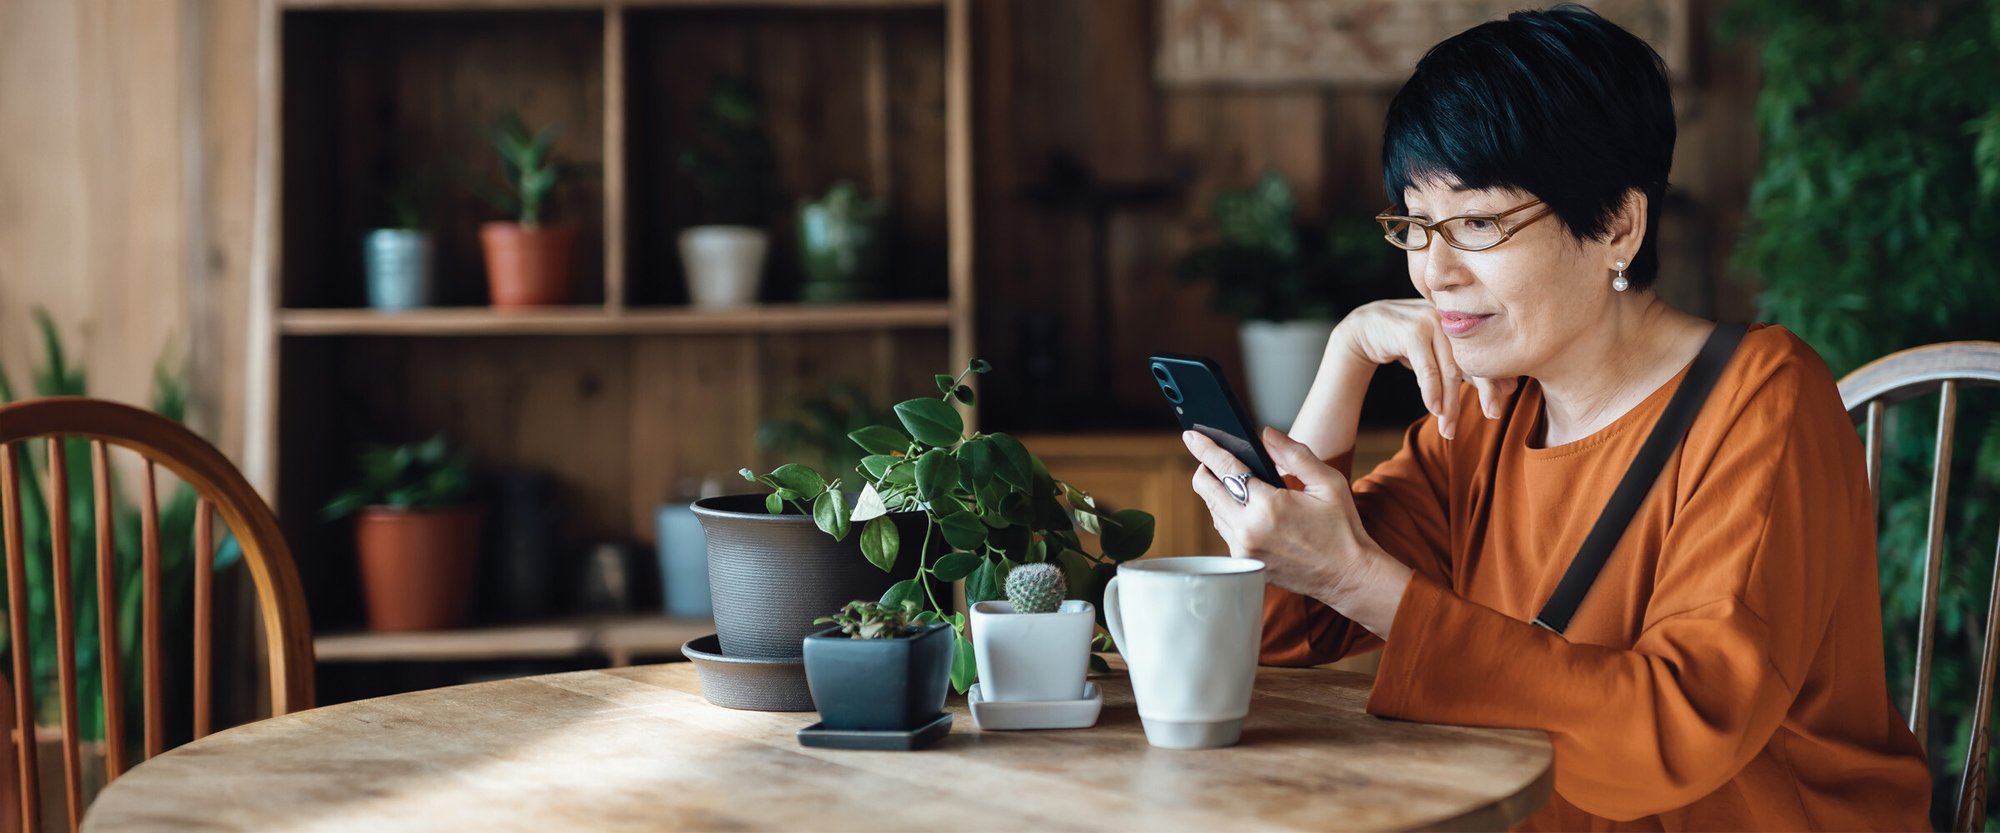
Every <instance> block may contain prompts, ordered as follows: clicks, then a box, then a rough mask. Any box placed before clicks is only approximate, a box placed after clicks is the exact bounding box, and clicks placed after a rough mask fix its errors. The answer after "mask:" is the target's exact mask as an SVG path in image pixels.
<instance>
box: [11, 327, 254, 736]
mask: <svg viewBox="0 0 2000 833" xmlns="http://www.w3.org/2000/svg"><path fill="white" fill-rule="evenodd" d="M34 315H35V324H36V326H37V328H38V329H39V331H40V335H41V342H42V354H43V357H42V364H41V365H40V366H39V367H37V368H35V369H34V370H33V372H32V374H31V379H30V392H31V393H32V394H33V395H34V396H36V397H49V396H88V395H90V386H89V384H88V380H87V378H86V376H85V373H84V370H83V368H81V367H77V366H73V365H71V364H70V363H69V360H68V357H67V354H66V352H65V351H64V349H63V342H62V337H61V334H60V333H59V332H58V331H57V330H56V327H55V323H54V322H53V321H52V320H51V319H50V318H49V316H48V314H47V313H46V312H44V311H42V310H39V309H38V310H36V311H35V314H34ZM17 399H18V397H17V396H16V390H15V388H14V383H13V380H12V378H11V377H9V376H8V374H7V372H6V371H5V369H4V368H0V402H15V401H17ZM186 406H187V396H186V387H185V385H184V384H183V383H182V382H181V380H180V378H179V377H178V376H177V375H175V373H174V372H173V370H172V367H171V365H169V364H168V363H167V362H166V361H165V360H164V359H162V360H161V361H160V362H159V363H158V364H156V365H155V366H154V369H153V396H152V407H153V410H154V412H155V413H158V414H160V415H161V416H164V417H167V418H168V419H172V420H174V421H176V422H179V421H181V420H183V419H184V418H185V417H186ZM21 448H22V450H23V452H24V453H23V454H22V455H21V473H20V480H19V481H18V485H19V487H20V490H21V543H22V546H23V548H24V553H25V555H27V557H26V558H25V559H23V561H24V566H25V568H26V569H25V573H26V578H27V599H28V633H29V635H30V637H31V638H32V640H33V644H32V645H30V646H29V661H30V665H31V666H32V668H33V669H34V691H35V711H36V714H35V722H36V723H38V724H41V725H50V724H53V723H56V722H57V721H58V720H59V719H60V714H59V709H60V706H61V702H62V701H61V699H60V692H61V689H60V688H59V686H58V681H57V676H56V674H57V658H58V653H57V650H56V632H55V586H54V576H53V574H52V571H51V569H50V567H51V565H50V558H49V554H50V553H51V552H53V551H54V546H55V543H54V535H53V531H54V530H53V527H52V526H51V525H50V523H49V511H48V509H49V502H48V492H47V484H48V482H49V479H48V471H49V469H48V465H49V458H48V451H47V449H48V446H47V444H46V443H23V444H22V446H21ZM63 454H64V474H65V477H66V479H67V482H68V485H69V490H68V502H69V552H68V553H67V554H66V557H67V563H68V566H69V570H70V576H71V589H72V595H71V599H70V603H71V605H72V610H74V611H75V617H76V618H75V633H76V651H75V656H76V668H77V676H76V698H77V706H78V711H79V714H80V716H81V725H80V727H79V729H80V732H81V734H82V736H83V737H84V738H85V739H86V740H97V739H101V738H103V737H104V714H103V705H104V691H103V679H104V678H103V676H102V672H101V671H100V667H101V665H102V657H101V654H100V651H99V639H98V634H99V630H98V615H97V610H98V606H97V561H96V551H97V536H98V533H99V531H100V530H99V529H98V527H97V513H96V511H95V508H96V505H95V498H94V497H93V496H92V494H91V488H90V484H91V483H92V482H94V481H93V474H92V471H91V460H90V444H89V442H88V441H87V440H83V439H66V440H65V441H64V442H63ZM110 477H111V481H112V482H111V495H112V504H113V508H112V519H113V520H112V529H111V532H112V543H113V563H114V564H115V565H116V569H117V575H118V576H119V577H120V581H119V582H118V587H117V588H116V593H115V597H116V598H117V600H118V602H117V604H118V610H117V622H118V633H117V640H116V641H117V645H118V652H119V656H120V658H121V659H120V664H121V667H122V668H123V669H124V680H125V685H126V689H127V690H126V692H125V698H124V702H125V704H126V706H127V711H128V712H130V714H128V716H127V720H126V721H125V725H126V726H130V727H134V728H135V729H136V728H137V727H138V726H140V721H139V720H138V719H137V717H138V715H137V708H138V706H139V704H140V703H141V702H142V701H141V698H140V696H139V694H140V684H141V682H142V681H143V680H144V678H145V676H144V665H143V662H142V658H141V657H140V656H139V653H138V644H139V626H140V623H141V621H142V619H141V616H140V612H141V611H140V601H141V595H140V591H141V587H140V582H139V581H137V579H136V577H137V576H138V575H139V566H140V564H139V562H140V558H141V552H140V544H141V541H142V538H141V536H142V534H143V530H142V519H141V515H140V512H139V509H138V507H136V506H134V505H132V503H131V502H130V501H129V500H128V499H127V497H126V495H125V492H124V489H123V488H121V487H120V485H119V483H118V477H117V471H116V470H115V469H113V470H112V471H111V472H110ZM195 507H196V496H195V493H194V490H193V489H192V488H190V487H188V486H187V485H186V484H184V483H183V484H180V485H179V486H178V487H177V488H175V489H174V490H173V491H172V492H171V493H170V494H169V495H168V496H167V498H166V501H165V503H164V504H163V505H161V506H160V507H159V546H160V565H161V580H162V585H161V586H162V594H161V598H162V600H163V603H164V609H163V610H162V612H161V621H162V626H163V628H165V630H166V632H167V633H182V632H187V631H188V629H189V628H190V624H189V623H190V613H189V610H190V608H189V605H188V600H189V599H190V598H191V594H192V592H193V590H192V588H193V584H192V582H193V566H192V565H193V563H194V562H193V559H194V557H195V552H194V520H195ZM213 558H214V565H215V568H216V570H217V571H221V570H224V569H227V568H228V567H230V566H232V565H234V564H235V563H237V562H238V561H240V560H241V559H242V548H241V546H240V545H239V544H238V543H237V541H236V539H235V536H234V535H233V534H232V533H230V532H228V531H227V530H225V531H224V533H223V535H222V536H220V540H219V541H218V542H217V547H216V550H215V553H214V556H213ZM4 581H5V577H4V576H0V584H4ZM8 598H9V596H8V595H7V594H5V593H0V609H4V608H5V605H7V604H8ZM11 639H12V635H11V633H10V632H9V630H8V629H7V628H4V627H0V646H4V647H5V648H6V650H8V651H9V652H11V651H12V650H13V649H14V647H15V646H14V645H13V644H12V642H11ZM9 661H10V662H11V657H10V658H9ZM7 667H11V665H9V666H7ZM166 673H168V674H169V676H171V675H172V674H173V673H174V672H173V671H172V667H171V666H170V667H169V668H168V669H167V670H166Z"/></svg>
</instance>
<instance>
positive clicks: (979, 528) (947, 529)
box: [937, 512, 986, 552]
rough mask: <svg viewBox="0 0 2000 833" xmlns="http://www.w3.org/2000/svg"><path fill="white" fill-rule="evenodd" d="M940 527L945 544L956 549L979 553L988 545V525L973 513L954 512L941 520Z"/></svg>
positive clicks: (939, 521)
mask: <svg viewBox="0 0 2000 833" xmlns="http://www.w3.org/2000/svg"><path fill="white" fill-rule="evenodd" d="M937 523H938V527H939V528H940V529H942V530H944V540H945V543H948V544H950V545H952V547H953V548H955V549H961V550H970V551H973V552H977V551H978V550H979V548H980V547H981V546H984V545H985V544H986V524H985V523H983V522H981V521H980V520H979V516H978V515H974V514H972V513H971V512H954V513H952V514H950V515H946V516H944V517H942V518H939V519H938V521H937Z"/></svg>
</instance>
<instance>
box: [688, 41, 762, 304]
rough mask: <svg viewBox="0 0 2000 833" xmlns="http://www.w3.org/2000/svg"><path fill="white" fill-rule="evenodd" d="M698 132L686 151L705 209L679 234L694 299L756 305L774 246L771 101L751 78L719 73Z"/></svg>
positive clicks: (690, 174) (700, 114) (697, 118)
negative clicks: (767, 117)
mask: <svg viewBox="0 0 2000 833" xmlns="http://www.w3.org/2000/svg"><path fill="white" fill-rule="evenodd" d="M693 130H694V134H693V136H691V137H690V139H689V142H688V145H687V146H686V147H685V148H683V149H682V151H681V155H680V168H681V171H682V172H684V173H686V174H687V175H688V177H689V178H690V179H692V180H693V182H694V188H695V196H696V198H697V200H698V201H699V205H700V209H699V210H700V212H701V220H700V222H699V223H697V224H695V225H692V226H689V227H687V228H685V229H682V230H681V232H680V235H679V243H680V252H681V263H682V266H683V267H684V270H685V272H686V275H687V289H688V298H689V300H690V301H692V302H693V304H694V305H695V306H697V307H728V306H740V305H743V304H751V303H755V302H756V301H757V293H758V289H759V287H760V286H761V285H762V283H763V275H764V259H765V254H766V253H767V252H768V251H769V249H770V234H769V233H767V232H766V231H765V224H766V223H767V221H768V219H769V218H768V217H767V216H766V211H767V207H766V206H767V199H768V197H769V191H770V185H769V180H768V177H769V176H770V171H771V168H772V152H771V139H770V137H769V136H768V135H767V134H766V133H765V130H764V111H763V105H762V104H761V103H760V102H759V101H758V98H757V93H756V91H755V90H754V89H752V88H751V86H750V83H749V82H748V81H746V80H744V79H742V78H738V77H735V76H731V75H723V76H718V77H717V78H716V79H715V82H714V86H713V87H712V88H711V89H710V90H709V94H708V98H707V99H706V100H704V101H703V102H702V105H701V108H700V109H699V110H698V111H696V113H695V115H694V125H693Z"/></svg>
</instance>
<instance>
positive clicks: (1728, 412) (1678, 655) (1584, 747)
mask: <svg viewBox="0 0 2000 833" xmlns="http://www.w3.org/2000/svg"><path fill="white" fill-rule="evenodd" d="M1815 370H1816V371H1818V374H1815V376H1814V377H1813V378H1808V379H1802V378H1801V377H1802V376H1803V375H1806V374H1808V373H1809V372H1810V371H1815ZM1823 374H1825V371H1824V366H1823V365H1819V366H1818V367H1814V368H1801V367H1800V366H1799V365H1796V364H1792V365H1785V366H1780V367H1778V368H1776V369H1775V372H1773V373H1772V374H1771V375H1769V376H1768V377H1766V378H1764V379H1763V380H1761V381H1762V383H1761V384H1759V385H1756V387H1755V389H1754V390H1748V391H1743V392H1742V393H1741V394H1740V395H1738V396H1736V397H1734V399H1735V401H1717V402H1711V403H1710V405H1711V406H1712V407H1718V408H1719V409H1720V410H1721V411H1722V412H1723V414H1724V416H1721V417H1718V419H1720V420H1726V422H1723V423H1721V424H1720V425H1719V426H1718V424H1717V423H1715V422H1711V423H1709V428H1708V429H1707V430H1708V431H1709V432H1710V433H1711V434H1714V435H1715V436H1716V437H1717V442H1715V443H1714V444H1713V445H1712V446H1710V447H1708V448H1707V449H1705V450H1702V451H1700V452H1696V451H1691V450H1690V451H1685V452H1684V459H1683V460H1682V463H1681V465H1680V467H1679V468H1678V470H1677V471H1678V473H1677V474H1676V475H1671V476H1670V477H1669V478H1668V479H1665V480H1663V481H1662V482H1661V483H1660V484H1657V485H1656V486H1655V489H1654V493H1653V495H1652V496H1651V497H1650V498H1649V502H1650V501H1660V500H1676V501H1679V505H1677V506H1675V507H1674V509H1673V523H1672V525H1671V527H1670V528H1669V530H1668V532H1667V535H1666V538H1665V541H1664V542H1663V543H1652V544H1649V543H1648V542H1634V541H1632V540H1626V541H1623V542H1621V544H1620V547H1619V549H1618V550H1617V551H1616V552H1614V554H1613V556H1612V558H1613V560H1614V562H1615V561H1616V560H1617V559H1619V558H1621V557H1625V558H1628V559H1629V558H1636V557H1638V556H1637V555H1636V554H1635V552H1634V550H1636V549H1640V548H1642V547H1645V546H1649V545H1650V546H1657V547H1658V557H1657V563H1656V566H1655V567H1654V569H1653V570H1652V575H1651V582H1652V584H1653V587H1652V593H1651V597H1650V599H1649V600H1647V601H1645V602H1644V623H1643V630H1642V631H1641V632H1640V634H1639V637H1638V639H1637V641H1636V643H1634V644H1632V646H1631V647H1630V648H1629V649H1622V648H1618V647H1607V646H1602V645H1592V644H1580V643H1572V642H1570V641H1567V640H1565V638H1564V637H1563V636H1560V635H1557V634H1555V633H1551V632H1549V631H1545V630H1543V629H1541V628H1539V627H1536V626H1534V625H1531V624H1529V623H1527V622H1525V621H1522V620H1520V619H1516V618H1513V617H1511V616H1508V615H1505V614H1502V613H1500V612H1498V611H1496V610H1493V609H1491V608H1489V607H1486V606H1483V605H1481V604H1477V603H1474V602H1472V601H1468V600H1467V599H1465V598H1463V597H1461V596H1460V595H1459V594H1458V593H1456V592H1454V590H1453V589H1452V587H1451V584H1450V583H1449V582H1448V581H1440V580H1439V579H1438V578H1437V577H1436V576H1435V575H1428V574H1420V575H1419V577H1418V578H1417V579H1415V580H1413V581H1412V582H1411V583H1410V586H1409V588H1408V589H1407V590H1406V591H1405V594H1404V596H1403V599H1402V603H1401V607H1400V608H1399V609H1398V611H1397V614H1396V618H1395V622H1394V625H1393V627H1392V633H1393V634H1395V638H1394V639H1392V640H1391V641H1390V642H1389V644H1388V647H1387V649H1386V650H1385V652H1384V654H1383V662H1382V667H1381V668H1380V670H1379V671H1378V677H1377V680H1376V684H1375V689H1374V693H1373V696H1372V697H1371V699H1370V701H1369V710H1370V711H1371V712H1372V713H1375V714H1378V715H1382V716H1386V717H1396V718H1405V719H1411V720H1423V721H1430V722H1440V723H1453V724H1462V725H1478V726H1503V727H1514V728H1533V729H1542V730H1545V731H1547V732H1548V733H1549V735H1550V737H1551V738H1552V740H1553V742H1554V744H1555V747H1556V761H1557V772H1556V790H1557V792H1558V793H1559V794H1561V795H1562V796H1563V797H1564V798H1565V799H1566V800H1567V801H1569V802H1570V803H1572V804H1574V805H1575V806H1576V807H1578V808H1580V809H1582V810H1584V811H1586V812H1589V813H1592V814H1594V815H1599V816H1603V817H1606V818H1610V819H1616V820H1630V819H1635V818H1639V817H1642V816H1648V815H1653V814H1658V813H1663V812H1667V811H1670V810H1673V809H1675V808H1678V807H1682V806H1684V805H1688V804H1690V803H1691V802H1694V801H1696V800H1697V799H1700V798H1702V797H1703V796H1706V795H1708V794H1709V793H1711V792H1713V791H1714V790H1716V789H1717V788H1718V787H1719V786H1721V785H1722V784H1724V783H1725V782H1728V781H1730V780H1731V779H1732V778H1734V777H1736V776H1737V774H1738V772H1739V771H1741V770H1742V769H1743V768H1744V766H1745V764H1746V763H1748V762H1749V761H1750V760H1751V759H1752V758H1753V757H1755V756H1757V755H1759V753H1760V752H1761V751H1762V750H1764V749H1765V747H1766V746H1767V745H1768V744H1769V743H1770V741H1771V739H1772V736H1773V733H1774V732H1775V731H1776V729H1777V728H1778V726H1779V725H1780V724H1781V722H1782V721H1784V719H1785V717H1786V715H1787V712H1788V710H1789V708H1790V706H1791V704H1792V703H1793V701H1794V699H1795V698H1796V696H1797V695H1798V693H1799V688H1800V684H1801V682H1802V681H1803V680H1804V679H1805V675H1806V672H1807V670H1808V667H1809V665H1811V663H1812V662H1813V660H1814V657H1815V655H1816V654H1818V652H1819V650H1820V646H1821V642H1822V640H1823V639H1824V637H1825V634H1826V633H1827V631H1828V627H1829V619H1830V618H1831V616H1832V615H1833V611H1834V608H1835V605H1836V602H1837V601H1838V600H1839V596H1840V594H1841V592H1842V591H1843V589H1845V587H1846V586H1849V585H1852V584H1854V583H1857V582H1860V583H1865V585H1866V586H1864V587H1858V588H1857V592H1859V591H1860V590H1867V591H1869V592H1872V591H1873V581H1874V575H1873V571H1874V563H1873V562H1874V559H1873V557H1872V554H1873V546H1872V533H1873V529H1872V522H1870V521H1868V520H1867V518H1868V516H1867V514H1866V513H1867V507H1868V506H1869V503H1868V499H1867V496H1866V494H1865V483H1861V484H1860V486H1859V491H1860V492H1861V493H1857V488H1856V483H1857V477H1856V476H1855V474H1856V472H1857V471H1858V467H1859V465H1860V458H1861V453H1860V447H1859V443H1858V441H1857V440H1856V438H1855V435H1854V433H1853V431H1852V430H1851V428H1849V427H1847V426H1846V425H1845V420H1844V414H1841V413H1840V411H1839V403H1838V399H1837V395H1836V394H1833V393H1832V385H1831V381H1832V379H1831V376H1830V375H1828V376H1826V377H1825V378H1824V379H1820V378H1817V375H1823ZM1718 393H1720V390H1718ZM1829 396H1833V397H1834V398H1833V399H1832V401H1831V402H1829V401H1828V397H1829ZM1828 409H1831V418H1828V413H1827V412H1828ZM1704 416H1708V415H1707V414H1705V415H1704ZM1700 425H1701V424H1700V423H1698V428H1697V432H1699V431H1702V430H1703V429H1702V428H1700V427H1699V426H1700ZM1690 439H1691V441H1690V442H1689V443H1688V444H1687V447H1688V448H1690V449H1692V448H1695V447H1697V445H1698V444H1697V443H1695V442H1693V441H1692V439H1693V438H1692V435H1691V438H1690ZM1675 477H1678V478H1679V480H1678V482H1669V481H1672V480H1673V478H1675ZM1663 493H1667V494H1663ZM1857 514H1858V515H1859V519H1856V515H1857ZM1523 522H1525V521H1523ZM1858 526H1859V527H1866V528H1857V527H1858ZM1370 532H1371V533H1372V532H1374V529H1373V527H1371V528H1370ZM1856 536H1866V537H1865V538H1863V539H1862V542H1865V544H1866V546H1865V547H1864V546H1862V545H1861V542H1857V541H1855V540H1853V539H1854V538H1855V537H1856ZM1627 537H1628V539H1629V538H1632V537H1635V536H1630V535H1628V536H1627ZM1383 544H1384V546H1389V545H1390V543H1389V541H1386V540H1385V541H1383ZM1392 551H1393V550H1392ZM1492 555H1493V556H1495V557H1498V558H1500V559H1503V560H1505V559H1507V558H1508V554H1506V553H1495V554H1492ZM1592 595H1593V596H1595V597H1596V598H1592V597H1590V596H1587V597H1586V598H1585V600H1584V602H1583V609H1584V610H1588V609H1589V608H1590V607H1591V606H1592V603H1593V602H1597V603H1599V604H1613V605H1615V604H1620V603H1629V602H1621V600H1620V599H1618V598H1617V597H1618V596H1619V595H1620V588H1615V587H1613V588H1607V587H1605V586H1603V583H1602V581H1600V584H1599V586H1598V587H1596V588H1594V590H1593V594H1592Z"/></svg>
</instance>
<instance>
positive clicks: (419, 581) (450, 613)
mask: <svg viewBox="0 0 2000 833" xmlns="http://www.w3.org/2000/svg"><path fill="white" fill-rule="evenodd" d="M354 537H355V540H356V543H357V545H358V548H359V549H360V553H361V588H362V592H363V594H364V595H365V596H366V598H367V600H368V627H370V628H372V629H374V630H378V631H421V630H436V629H439V628H452V627H457V626H459V625H463V624H465V622H466V616H467V614H468V613H469V612H471V609H472V593H473V578H474V576H473V567H474V565H475V564H476V563H477V562H478V556H479V510H478V509H477V508H474V507H459V508H453V509H414V510H413V509H392V508H389V507H386V506H370V507H368V508H366V509H363V510H361V515H360V517H359V519H358V520H357V521H356V523H355V526H354Z"/></svg>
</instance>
